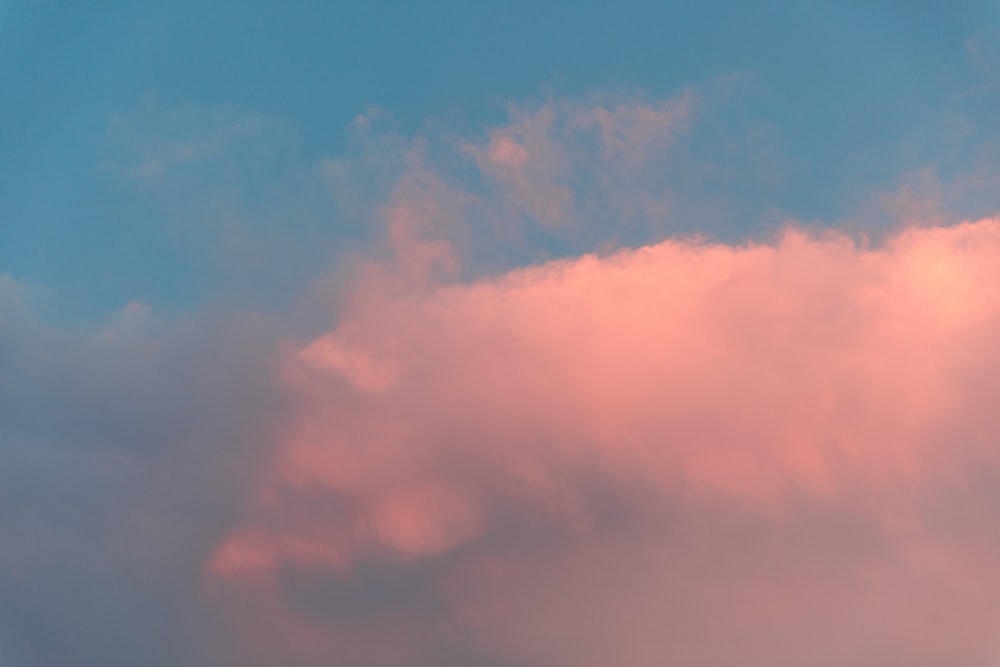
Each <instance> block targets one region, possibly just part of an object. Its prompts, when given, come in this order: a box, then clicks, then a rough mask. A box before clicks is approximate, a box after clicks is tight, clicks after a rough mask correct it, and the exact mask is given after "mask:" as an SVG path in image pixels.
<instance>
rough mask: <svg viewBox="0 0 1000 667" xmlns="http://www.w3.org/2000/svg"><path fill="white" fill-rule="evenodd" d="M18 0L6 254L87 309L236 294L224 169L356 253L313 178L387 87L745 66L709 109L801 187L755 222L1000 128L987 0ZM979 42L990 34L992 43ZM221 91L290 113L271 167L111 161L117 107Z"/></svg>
mask: <svg viewBox="0 0 1000 667" xmlns="http://www.w3.org/2000/svg"><path fill="white" fill-rule="evenodd" d="M2 12H3V13H2V15H0V17H2V28H0V29H2V36H3V41H2V43H0V63H2V69H0V88H2V89H3V90H4V91H5V92H4V95H3V97H2V99H0V119H2V134H0V142H2V143H0V153H2V155H3V161H2V163H0V170H2V172H0V188H2V189H0V221H2V227H0V234H2V237H0V240H2V243H0V267H2V269H3V271H5V272H6V273H9V274H10V275H11V276H13V277H14V278H16V279H18V280H24V281H28V282H31V283H36V284H38V285H41V286H44V287H46V288H51V289H53V290H55V291H56V293H58V294H63V295H66V298H67V299H68V300H69V303H68V304H66V307H69V308H79V309H80V310H81V312H82V313H94V312H99V311H101V310H102V309H104V310H106V309H113V308H115V307H118V306H120V305H121V303H127V302H128V301H131V300H134V299H138V300H143V301H149V302H156V303H161V304H162V305H165V306H170V307H183V306H184V305H192V304H195V303H199V302H201V301H203V300H205V299H216V298H227V295H228V294H229V293H230V292H231V291H233V290H235V289H236V288H235V287H233V286H232V285H229V286H228V287H227V286H226V285H225V282H226V281H225V280H224V279H223V278H222V277H220V276H219V275H218V274H219V270H218V269H217V268H216V267H213V266H206V265H205V263H206V262H207V263H208V264H209V265H210V264H212V261H211V260H209V259H207V258H205V257H204V252H205V250H204V248H198V247H196V246H197V245H198V242H197V241H192V240H191V239H185V238H183V237H184V234H183V233H181V234H179V233H178V232H176V231H175V230H173V229H172V228H173V227H176V226H177V225H178V224H180V223H178V222H177V218H178V217H182V218H183V217H188V218H192V217H195V216H196V215H197V213H196V211H195V210H194V209H196V208H197V207H198V206H204V205H205V204H204V202H201V203H199V201H198V198H199V197H200V196H202V194H203V193H201V192H200V190H201V189H203V188H205V187H207V186H208V185H209V184H210V183H212V182H214V181H220V180H224V179H225V178H228V179H229V186H230V187H231V188H232V190H233V193H232V197H233V198H235V199H238V200H241V201H244V200H245V201H246V202H247V206H248V207H253V206H254V201H252V198H251V194H250V193H253V196H255V197H260V198H263V199H264V200H267V199H268V198H270V199H271V201H272V205H273V206H285V205H286V204H287V200H289V199H294V200H296V201H298V205H299V208H300V209H302V210H301V211H300V212H299V213H297V214H292V215H299V216H314V217H315V219H316V225H318V226H319V227H321V228H322V231H321V232H319V231H318V232H317V234H318V235H319V237H321V238H320V239H319V240H318V241H317V242H322V243H325V244H326V245H324V250H325V251H327V252H331V251H333V250H335V248H336V246H337V244H338V243H339V242H340V241H341V240H342V239H343V238H344V237H345V236H346V237H349V236H350V235H351V234H350V233H349V231H345V230H352V229H357V227H358V225H359V224H360V223H359V222H358V221H357V220H354V221H351V220H344V219H342V218H343V215H342V214H339V213H338V212H337V211H336V210H335V208H336V206H335V203H334V202H330V201H326V200H325V199H324V196H323V195H321V194H319V193H317V192H315V191H314V189H313V188H312V186H311V184H310V183H308V181H309V179H310V176H311V174H312V173H313V170H314V167H315V165H316V164H318V163H319V162H321V161H322V160H324V159H327V158H330V157H335V156H338V155H341V154H343V153H344V152H345V151H346V150H348V146H347V140H348V131H347V126H348V124H349V123H350V122H351V120H352V119H353V118H355V117H356V116H358V114H360V113H363V112H364V111H365V110H366V109H368V108H370V107H373V106H374V107H378V108H380V109H383V110H384V111H385V112H386V113H387V114H389V115H390V116H391V118H392V121H393V124H394V125H393V127H394V129H395V131H397V132H399V133H401V134H403V135H408V136H413V135H415V134H417V133H419V132H420V131H421V129H422V128H424V127H426V125H427V124H428V123H438V124H442V123H446V122H459V123H460V125H459V127H462V128H464V129H465V130H466V131H469V132H474V131H475V130H476V129H477V128H482V127H484V126H486V125H490V124H492V123H494V122H496V121H497V120H498V118H500V116H501V115H502V109H503V104H504V103H506V102H509V101H515V102H518V101H523V100H526V99H531V98H533V97H537V96H539V95H556V96H568V97H573V96H581V95H587V94H590V93H592V92H594V91H629V92H632V91H635V92H640V93H642V94H645V95H648V96H653V97H665V96H669V95H671V94H673V93H675V92H676V91H678V90H679V89H681V88H682V87H684V86H691V85H710V84H712V83H713V82H716V83H717V82H719V81H722V80H725V79H727V78H734V77H738V78H741V81H742V82H743V84H744V85H742V87H740V88H739V89H738V90H736V92H733V93H732V94H731V97H730V98H729V99H727V100H726V101H725V102H724V103H722V104H720V108H719V109H718V110H717V112H716V115H715V117H714V118H713V119H712V121H711V122H713V123H716V124H717V125H718V126H720V127H725V128H726V131H727V132H729V133H730V134H732V135H734V140H735V139H736V138H738V137H739V135H742V134H747V133H749V132H751V131H753V129H754V128H752V127H750V126H751V125H754V126H755V127H766V128H767V131H768V138H767V139H766V141H767V142H769V144H770V149H771V150H773V152H774V154H775V155H776V156H778V157H780V159H781V160H784V161H786V162H787V164H788V165H789V166H788V170H789V173H788V174H787V177H786V180H787V183H785V185H784V187H782V188H779V189H776V190H774V191H771V192H761V191H759V190H758V191H755V190H754V188H753V187H750V186H748V187H747V188H746V190H747V191H746V192H745V193H743V194H742V195H741V196H746V197H747V198H753V197H755V196H756V197H758V198H759V199H762V201H761V202H759V206H758V208H759V209H761V210H752V211H748V212H747V213H746V214H745V218H747V219H746V220H744V221H743V223H742V224H744V225H745V226H746V229H747V232H748V233H749V232H750V231H751V230H752V229H753V228H754V224H755V223H756V222H757V221H756V220H753V219H751V218H753V217H754V216H755V215H757V216H759V215H762V214H763V213H766V212H768V211H769V212H770V213H771V214H774V212H775V211H779V212H781V213H783V214H786V215H788V216H791V217H794V218H797V219H800V220H813V219H821V220H825V221H828V222H829V221H833V220H836V219H839V218H842V217H844V216H847V215H850V214H852V213H853V212H854V211H855V210H856V208H857V207H858V206H859V205H860V203H861V201H862V200H863V199H864V198H866V197H869V196H870V195H871V192H872V191H876V190H885V191H891V190H893V189H894V188H895V187H896V184H897V182H898V181H899V180H900V179H901V178H902V177H903V175H904V174H905V173H907V172H910V171H915V170H919V169H922V168H924V167H927V166H934V167H935V168H936V169H937V170H939V172H940V173H941V176H942V177H943V178H948V176H949V174H950V173H951V172H952V171H954V170H957V169H960V168H961V167H960V166H959V165H961V164H963V163H964V160H963V158H965V157H966V156H965V155H963V154H962V153H961V151H965V152H966V153H971V152H972V151H973V149H974V147H975V142H977V141H982V140H983V137H989V138H992V139H995V138H996V137H997V134H998V132H1000V130H998V128H997V125H998V123H997V122H996V120H995V119H994V117H993V114H992V113H991V109H992V102H994V101H995V95H993V96H989V95H986V94H985V93H981V94H978V95H977V94H976V93H975V92H974V91H975V90H976V89H977V88H981V87H983V86H984V85H985V84H987V83H988V82H989V78H988V77H989V76H992V77H994V78H993V83H995V76H996V62H995V60H996V58H997V57H998V56H997V54H996V53H995V48H994V51H993V52H992V53H990V52H989V48H988V47H989V42H990V41H991V37H995V33H991V32H990V29H991V28H992V27H993V26H995V25H996V24H997V22H998V21H1000V17H998V15H997V14H998V9H997V6H996V4H995V3H989V2H978V3H977V2H968V3H959V4H957V5H955V6H953V7H949V8H947V9H945V8H944V7H943V6H941V5H938V4H935V3H905V2H875V3H862V2H838V3H826V2H810V3H791V2H789V3H780V2H761V3H725V2H708V3H680V4H678V5H676V6H675V5H672V4H670V3H635V4H630V5H628V6H627V7H622V6H619V5H618V4H616V3H584V4H582V5H581V4H580V3H568V2H567V3H563V2H551V3H544V4H543V5H542V6H536V5H535V3H517V2H514V3H489V2H483V3H460V2H420V3H411V2H405V3H404V2H396V3H393V2H333V3H310V2H306V3H296V4H295V5H294V6H293V7H287V6H284V5H282V4H280V3H268V2H209V3H205V2H172V3H124V2H108V3H102V4H101V5H99V6H96V7H95V6H93V5H89V4H86V3H70V4H65V3H54V2H30V3H29V2H6V3H4V6H3V9H2ZM974 39H978V40H979V42H980V43H982V44H984V45H985V46H984V49H983V51H984V52H985V55H983V56H981V57H982V59H983V60H982V61H981V62H978V63H977V62H974V61H973V59H972V58H970V53H969V48H968V44H969V40H974ZM989 58H992V59H994V61H993V62H992V64H989V63H987V62H986V60H987V59H989ZM990 67H992V68H993V69H992V70H990V69H989V68H990ZM220 108H228V109H230V113H231V115H233V117H235V116H237V115H255V116H260V117H262V118H265V119H267V121H268V123H270V124H271V125H273V127H274V128H280V132H281V133H283V136H282V137H280V138H278V137H273V138H272V141H274V142H275V144H274V145H273V146H272V148H273V151H276V152H277V153H278V155H275V154H274V152H273V151H272V152H271V153H268V154H267V155H260V156H257V157H248V158H247V159H249V160H250V161H252V162H257V164H242V165H239V167H238V170H239V173H236V174H234V173H232V170H230V172H229V174H228V176H225V177H224V176H222V175H221V174H219V173H218V169H220V168H221V167H220V166H219V165H214V166H212V165H202V166H204V168H205V169H206V171H205V172H204V173H202V174H201V175H200V176H199V177H197V178H193V179H192V180H193V181H194V182H186V183H175V184H172V185H171V187H172V188H173V190H172V191H171V192H170V194H169V197H168V198H169V199H170V200H171V201H172V202H173V203H172V204H171V205H172V206H175V207H176V206H177V205H178V204H177V202H185V201H187V205H188V207H189V208H188V210H185V211H178V210H173V211H168V210H166V209H167V208H169V207H168V206H167V205H166V204H165V203H164V201H163V199H164V198H165V197H167V196H166V195H164V196H161V198H159V199H158V198H157V196H155V194H153V193H150V192H149V191H144V190H142V189H141V188H136V187H134V185H135V184H134V183H133V184H129V183H127V182H123V180H124V179H122V178H121V174H120V173H116V172H114V171H113V170H109V169H108V168H107V164H108V161H109V159H111V158H109V156H110V155H113V154H114V151H115V150H116V145H115V137H114V132H113V128H114V125H115V119H120V118H127V119H135V118H136V117H137V116H142V117H143V121H142V122H143V123H144V124H145V125H144V126H143V127H141V128H138V129H137V130H136V131H141V132H146V133H157V132H168V131H169V132H173V133H175V135H176V134H177V133H181V134H183V133H185V132H188V133H195V134H196V133H197V132H199V131H200V130H199V128H196V127H191V126H188V127H180V126H176V125H175V126H174V127H172V128H169V129H168V128H165V127H164V126H163V124H162V123H163V121H162V118H155V116H169V115H171V114H177V113H178V111H179V110H182V109H187V110H188V111H187V113H188V115H189V116H191V117H192V118H193V116H194V114H195V113H196V111H195V110H200V111H202V112H204V113H205V114H211V113H213V112H211V111H208V110H212V109H215V110H218V109H220ZM956 115H961V116H962V118H963V119H965V121H966V122H969V123H971V124H973V125H974V126H975V130H974V133H973V135H972V136H971V137H969V136H966V137H960V138H959V140H951V141H950V142H949V143H948V145H946V146H943V145H942V143H943V140H941V139H939V138H938V135H940V134H941V133H942V132H946V131H947V128H946V127H945V126H946V125H947V123H948V122H949V119H950V120H952V121H955V117H956ZM178 122H184V121H178ZM188 122H190V123H202V124H203V125H204V124H205V123H211V122H212V121H210V120H206V119H200V120H198V121H195V120H189V121H188ZM956 122H957V121H956ZM201 131H206V132H207V131H208V130H207V129H205V128H204V127H203V128H201ZM278 131H279V130H275V132H278ZM150 140H151V141H152V140H153V139H152V138H151V139H150ZM959 141H965V142H966V143H965V144H963V145H960V146H957V143H958V142H959ZM117 148H120V146H118V147H117ZM227 150H233V151H237V150H238V149H237V148H230V149H227ZM956 153H958V154H956ZM217 157H218V158H219V159H221V156H217ZM212 169H215V170H216V171H215V172H213V171H211V170H212ZM719 187H720V189H721V188H722V187H723V186H719ZM282 188H284V189H283V190H282ZM161 194H162V193H161ZM706 196H707V195H706ZM306 200H308V201H306ZM763 200H766V205H765V202H764V201H763ZM279 201H280V202H281V203H280V204H279V203H278V202H279ZM194 224H197V223H194ZM270 224H277V223H276V222H273V221H272V223H270ZM692 224H694V223H692ZM206 233H208V234H210V232H206ZM178 236H180V237H182V238H178ZM309 262H311V264H309V266H310V270H311V271H314V272H319V271H321V270H322V269H323V268H326V267H325V266H323V264H322V261H321V259H320V258H318V257H312V258H310V259H309V260H308V262H307V263H309ZM307 273H309V271H306V270H303V271H302V275H300V276H299V279H301V280H304V279H306V278H307V277H308V276H307V275H305V274H307ZM288 281H289V282H290V283H291V282H295V281H294V280H292V279H291V278H289V279H288ZM289 289H292V285H291V284H289Z"/></svg>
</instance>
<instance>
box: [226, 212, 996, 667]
mask: <svg viewBox="0 0 1000 667" xmlns="http://www.w3.org/2000/svg"><path fill="white" fill-rule="evenodd" d="M387 270H391V269H386V267H384V266H383V267H382V268H381V271H382V272H383V273H384V272H385V271H387ZM365 275H366V276H368V277H367V278H359V282H357V283H356V284H354V286H353V287H352V296H351V299H350V304H351V306H350V307H349V308H348V309H347V310H346V311H345V312H343V313H342V314H341V317H340V319H339V321H338V324H337V326H336V328H335V329H333V330H332V331H330V332H329V333H327V334H324V335H322V336H320V337H318V338H315V339H314V340H311V341H308V342H305V343H302V344H296V345H290V346H289V347H288V348H287V349H286V350H285V353H284V354H283V356H282V362H281V369H282V371H281V375H282V378H283V382H284V383H286V386H288V387H289V388H290V390H291V391H292V392H293V393H294V395H296V396H297V397H298V399H297V406H298V408H297V417H296V418H295V419H294V420H293V425H292V426H291V428H290V429H289V431H288V432H287V433H286V434H285V435H284V437H283V439H282V441H281V444H280V447H279V450H278V452H277V456H276V458H275V462H274V467H273V469H272V470H271V473H270V478H269V479H268V481H267V482H265V483H263V484H262V485H261V486H259V487H258V489H257V492H256V494H255V500H254V501H253V503H252V505H251V506H250V507H248V509H247V512H248V514H247V518H246V521H245V523H244V525H243V526H242V527H241V528H240V529H238V530H236V531H235V532H234V533H233V534H232V535H230V536H229V537H228V538H227V539H226V540H225V541H223V542H222V543H221V544H220V545H219V547H218V549H217V550H216V552H215V553H214V555H213V557H212V559H210V561H209V562H208V564H207V567H208V571H209V572H210V573H211V574H212V575H213V576H214V577H215V579H216V580H217V582H218V583H219V585H220V586H221V589H220V590H223V591H225V590H229V591H230V592H232V591H246V590H256V591H258V593H257V594H258V596H259V597H258V599H259V600H260V603H261V604H265V605H271V606H273V607H274V608H275V609H281V610H282V611H281V612H280V613H281V614H286V616H284V618H285V622H287V623H290V624H292V625H296V623H297V622H298V623H301V624H303V625H304V626H305V627H312V628H313V629H314V632H315V634H314V635H311V636H312V637H313V641H315V642H316V644H314V647H316V646H322V647H324V648H325V650H330V651H335V650H336V648H337V646H338V644H337V642H336V641H330V642H326V640H322V639H319V637H322V636H323V635H322V632H320V631H318V630H315V629H316V628H324V627H325V628H328V629H330V630H331V631H334V630H335V629H339V631H340V632H343V627H344V626H343V624H344V621H343V619H342V617H341V616H340V615H338V613H334V611H333V610H334V609H336V608H337V607H336V605H338V604H344V600H350V599H352V596H358V597H357V598H355V599H357V600H358V602H357V604H359V605H360V604H363V603H362V602H361V600H365V601H366V602H365V603H366V604H368V605H369V606H370V607H371V608H372V612H371V614H372V616H371V618H372V619H374V620H373V623H372V624H370V625H367V626H366V630H365V632H368V631H371V630H372V628H381V630H379V631H377V632H376V633H375V634H376V636H378V637H379V638H380V639H379V640H378V643H379V646H381V647H382V648H380V649H379V650H378V653H377V655H376V653H371V654H367V653H365V650H366V649H365V648H364V641H363V640H361V639H359V638H360V637H362V636H363V635H364V634H365V633H354V634H351V638H352V639H351V641H350V642H347V644H346V645H351V646H354V647H355V650H357V651H359V652H360V653H359V654H358V655H359V656H362V657H358V658H357V659H358V660H359V661H360V662H365V660H369V661H371V662H372V663H379V664H417V663H419V664H423V662H422V660H423V658H421V657H420V656H422V655H423V656H424V657H425V658H426V657H427V656H428V655H433V647H435V646H438V645H439V644H440V643H442V642H445V643H447V642H448V641H455V642H459V643H460V644H461V643H462V642H466V643H467V644H468V645H469V646H473V647H476V648H477V650H481V651H483V652H485V653H486V654H490V655H497V656H504V657H505V659H507V660H510V661H511V663H510V664H540V665H570V664H572V665H581V666H586V665H595V666H597V665H604V664H609V662H615V663H623V664H631V665H658V664H663V663H664V662H675V661H677V662H683V663H685V664H706V665H708V664H713V665H734V666H736V665H746V664H759V663H762V662H766V663H767V664H788V665H791V664H802V663H804V662H808V663H809V664H818V665H826V664H829V665H835V664H844V663H845V662H849V663H851V664H873V665H874V664H900V665H902V664H941V661H942V660H952V661H954V660H958V661H959V662H961V663H962V664H987V661H988V660H989V659H990V657H991V656H992V655H994V654H993V653H991V651H995V649H996V648H997V646H995V645H994V639H993V638H994V637H995V636H996V631H997V628H996V627H995V626H994V625H993V624H991V623H989V622H988V621H986V619H987V618H988V617H992V618H996V616H995V612H996V611H1000V608H998V607H997V605H996V604H995V603H994V602H991V601H990V600H991V599H995V598H990V597H989V596H987V595H985V593H984V592H985V591H995V590H996V589H997V587H998V586H1000V577H997V576H995V575H993V574H990V573H989V572H990V567H989V562H990V558H991V557H992V556H991V555H992V554H996V553H997V549H1000V541H997V539H996V536H995V535H993V533H992V532H988V533H986V534H983V533H981V532H980V531H983V530H984V529H987V527H988V526H989V525H991V523H992V516H993V514H994V513H995V510H996V508H997V504H996V503H997V501H998V500H1000V497H998V496H996V494H995V493H992V492H991V491H989V487H990V485H991V484H992V483H993V482H994V481H995V480H996V478H997V473H998V472H1000V468H998V463H1000V461H998V459H997V457H998V450H997V449H996V434H997V432H998V430H1000V423H998V422H997V418H996V416H995V411H994V410H993V409H992V404H991V398H990V397H991V396H993V395H995V394H996V391H997V390H998V389H1000V387H998V385H997V379H996V378H998V377H1000V353H998V352H997V348H996V345H995V341H996V339H997V337H998V335H1000V290H998V287H1000V222H998V221H996V220H983V221H980V222H976V223H964V224H960V225H956V226H952V227H935V228H923V229H909V230H907V231H904V232H902V233H900V234H899V235H897V236H895V237H894V238H892V239H890V240H888V241H887V242H886V243H885V244H884V245H882V246H880V247H877V248H869V247H866V245H865V244H864V243H859V242H857V241H855V240H852V239H850V238H847V237H845V236H842V235H839V234H837V233H835V232H829V233H825V234H819V235H812V234H807V233H805V232H801V231H797V230H795V229H790V230H788V231H787V232H786V233H785V234H784V235H783V236H781V238H780V239H778V240H777V241H776V242H775V243H773V244H767V243H756V244H749V245H743V246H730V245H720V244H708V243H699V242H697V241H678V240H670V241H665V242H662V243H659V244H654V245H649V246H645V247H641V248H637V249H634V250H623V251H619V252H615V253H612V254H609V255H606V256H596V255H587V256H583V257H579V258H575V259H568V260H562V261H553V262H549V263H545V264H542V265H538V266H534V267H529V268H525V269H520V270H515V271H512V272H509V273H505V274H503V275H499V276H495V277H492V278H484V279H480V280H476V281H474V282H471V283H451V284H439V285H430V286H428V285H424V286H421V287H416V288H414V289H412V290H403V291H400V290H398V289H393V290H387V289H385V285H386V284H388V283H387V281H386V280H385V279H384V278H385V276H384V275H382V274H380V273H379V271H372V272H369V273H367V274H365ZM376 276H377V278H376ZM979 494H982V495H979ZM289 573H298V574H294V575H293V574H289ZM289 577H292V579H289ZM295 577H298V578H299V580H300V581H301V582H303V583H299V584H293V583H290V582H292V581H293V580H295ZM324 582H325V583H324ZM392 582H395V583H392ZM297 590H299V591H301V590H307V591H310V592H311V593H310V594H311V595H314V596H318V597H317V598H316V599H314V600H313V601H312V602H307V601H305V600H304V599H303V597H302V594H301V593H296V592H295V591H297ZM324 590H325V591H326V595H325V604H326V607H324V604H323V602H324V600H323V599H324V594H323V593H322V591H324ZM352 590H353V591H354V592H351V591H352ZM267 591H270V593H268V592H267ZM387 591H392V593H391V594H390V593H389V592H387ZM338 601H339V602H338ZM330 605H334V607H331V606H330ZM943 610H948V611H947V612H945V611H943ZM987 612H989V614H992V616H989V615H984V614H987ZM275 613H276V614H277V613H279V612H275ZM296 619H297V620H296ZM876 621H877V622H878V624H876ZM922 623H928V624H932V625H933V627H935V628H936V629H935V631H934V632H933V633H927V632H924V633H921V632H919V630H920V628H921V627H922V626H921V624H922ZM869 624H871V625H869ZM397 626H398V627H400V628H405V631H402V630H401V631H400V633H399V634H398V635H396V634H393V632H391V631H390V630H389V629H388V628H396V627H397ZM254 632H264V633H265V634H266V632H267V631H266V629H265V628H254ZM386 633H388V634H389V635H390V636H391V638H390V639H388V640H386V639H385V638H384V636H385V634H386ZM338 636H339V635H338ZM399 637H401V638H405V641H404V640H403V639H400V641H401V642H403V643H402V644H400V645H398V646H397V645H396V643H395V638H399ZM372 641H376V640H375V639H374V637H373V638H372ZM386 642H388V645H391V646H394V647H395V649H394V650H390V649H387V648H386V645H387V644H386ZM463 645H465V644H463ZM372 650H374V649H372ZM366 655H367V656H368V657H363V656H366ZM921 661H923V662H921ZM348 664H350V663H348Z"/></svg>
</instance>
